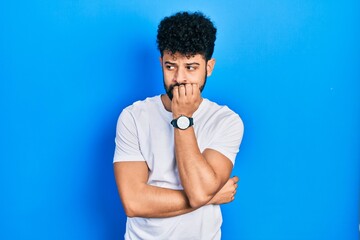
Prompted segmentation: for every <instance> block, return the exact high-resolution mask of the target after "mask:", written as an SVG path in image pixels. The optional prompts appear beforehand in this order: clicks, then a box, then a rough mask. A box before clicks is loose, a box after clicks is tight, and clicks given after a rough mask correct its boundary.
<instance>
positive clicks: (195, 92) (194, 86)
mask: <svg viewBox="0 0 360 240" xmlns="http://www.w3.org/2000/svg"><path fill="white" fill-rule="evenodd" d="M192 91H193V95H196V96H198V95H200V87H199V84H197V83H193V84H192Z"/></svg>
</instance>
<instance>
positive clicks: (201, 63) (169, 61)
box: [160, 51, 215, 100]
mask: <svg viewBox="0 0 360 240" xmlns="http://www.w3.org/2000/svg"><path fill="white" fill-rule="evenodd" d="M160 63H161V66H162V71H163V78H164V87H165V91H166V94H167V95H168V97H169V98H170V100H172V97H173V94H172V90H173V88H174V86H178V85H181V84H186V83H197V84H199V86H200V90H201V91H202V90H203V89H204V87H205V83H206V78H207V77H208V76H210V75H211V73H212V70H213V68H214V65H215V59H210V60H208V61H207V62H206V60H205V58H204V57H203V56H202V55H201V54H196V55H194V56H191V57H187V56H185V55H181V54H179V53H175V54H171V53H170V52H167V51H165V52H164V54H163V57H162V58H160Z"/></svg>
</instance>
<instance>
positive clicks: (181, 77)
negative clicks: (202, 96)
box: [174, 68, 187, 84]
mask: <svg viewBox="0 0 360 240" xmlns="http://www.w3.org/2000/svg"><path fill="white" fill-rule="evenodd" d="M174 81H175V82H177V83H180V84H181V83H186V82H187V80H186V72H185V69H181V68H178V69H177V71H176V73H175V76H174Z"/></svg>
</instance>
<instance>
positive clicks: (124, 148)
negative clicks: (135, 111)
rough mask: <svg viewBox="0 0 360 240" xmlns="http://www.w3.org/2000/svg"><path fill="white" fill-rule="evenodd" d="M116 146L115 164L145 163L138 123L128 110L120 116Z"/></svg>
mask: <svg viewBox="0 0 360 240" xmlns="http://www.w3.org/2000/svg"><path fill="white" fill-rule="evenodd" d="M115 145H116V146H115V154H114V160H113V162H126V161H145V159H144V157H143V156H142V154H141V151H140V146H139V140H138V131H137V128H136V122H135V120H134V117H133V116H132V115H131V113H130V112H129V111H128V110H127V109H124V110H123V111H122V112H121V114H120V116H119V119H118V122H117V126H116V137H115Z"/></svg>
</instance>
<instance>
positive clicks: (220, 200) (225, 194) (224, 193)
mask: <svg viewBox="0 0 360 240" xmlns="http://www.w3.org/2000/svg"><path fill="white" fill-rule="evenodd" d="M238 181H239V178H238V177H236V176H235V177H232V178H230V179H229V180H228V181H227V182H226V183H225V185H224V186H223V187H222V188H221V189H220V191H219V192H217V193H216V194H215V196H214V197H213V198H212V199H211V200H210V202H208V204H218V205H219V204H224V203H229V202H232V201H233V200H234V199H235V194H236V188H237V187H238V185H237V182H238Z"/></svg>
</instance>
